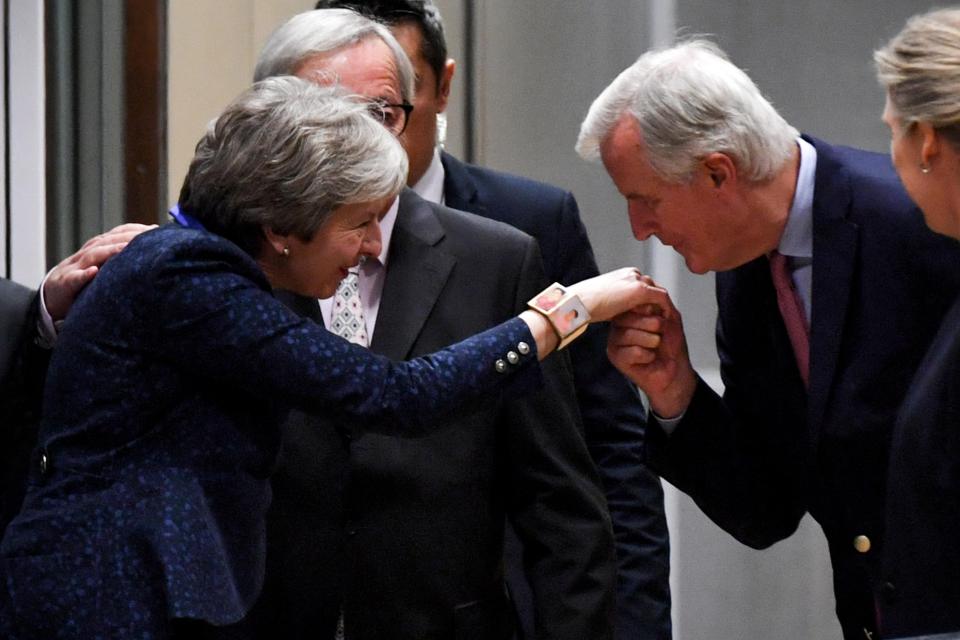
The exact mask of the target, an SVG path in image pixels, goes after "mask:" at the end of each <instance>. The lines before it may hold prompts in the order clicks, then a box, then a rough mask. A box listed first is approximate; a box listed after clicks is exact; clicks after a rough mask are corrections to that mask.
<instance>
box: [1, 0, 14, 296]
mask: <svg viewBox="0 0 960 640" xmlns="http://www.w3.org/2000/svg"><path fill="white" fill-rule="evenodd" d="M0 2H2V6H0V37H2V38H3V42H2V43H0V45H2V46H0V76H2V77H0V83H2V87H0V127H2V129H3V130H2V131H0V147H2V149H0V151H2V154H3V156H2V158H0V171H2V173H3V176H2V180H3V184H2V185H0V197H2V206H3V220H2V221H0V234H2V235H3V238H2V239H3V246H2V247H0V249H2V250H0V258H2V263H3V277H5V278H9V277H10V275H11V271H12V268H11V264H10V169H9V167H10V143H9V140H10V117H9V115H8V114H9V113H10V100H9V98H8V96H9V95H10V74H9V73H7V60H9V59H10V48H9V44H8V43H9V41H10V28H9V24H10V7H9V3H8V1H7V0H0Z"/></svg>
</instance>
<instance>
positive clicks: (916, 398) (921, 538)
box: [874, 8, 960, 639]
mask: <svg viewBox="0 0 960 640" xmlns="http://www.w3.org/2000/svg"><path fill="white" fill-rule="evenodd" d="M874 59H875V61H876V65H877V73H878V77H879V79H880V82H881V83H882V84H883V86H884V87H885V88H886V90H887V102H886V108H885V109H884V115H883V119H884V121H885V122H886V123H887V125H889V127H890V132H891V137H892V139H891V143H890V151H891V155H892V156H893V163H894V166H895V167H896V169H897V173H898V174H899V175H900V179H901V180H902V181H903V184H904V186H905V187H906V189H907V192H908V193H909V194H910V196H911V197H912V198H913V199H914V201H915V202H916V203H917V205H918V206H919V207H920V209H921V210H922V211H923V217H924V220H925V221H926V223H927V226H929V227H930V228H931V229H932V230H934V231H936V232H938V233H942V234H944V235H947V236H950V237H952V238H954V239H957V240H960V8H951V9H941V10H937V11H931V12H928V13H925V14H921V15H917V16H914V17H913V18H911V19H910V20H909V21H908V22H907V24H906V26H905V27H904V28H903V30H902V31H901V32H900V33H899V34H898V35H897V36H896V37H894V38H893V40H891V41H890V42H889V43H888V44H887V45H886V46H885V47H883V48H882V49H880V50H879V51H877V52H876V53H875V54H874ZM957 267H958V268H960V265H957ZM891 452H892V453H891V461H890V467H889V474H888V477H887V487H888V489H887V505H886V514H887V515H886V535H885V540H884V544H883V551H882V553H883V569H882V575H881V576H879V577H878V580H879V589H878V593H879V594H880V596H879V598H878V600H879V601H878V602H877V611H878V615H879V618H880V620H879V621H880V628H881V630H882V634H883V637H884V638H937V639H940V638H944V639H946V638H960V549H958V547H957V543H958V542H960V299H958V300H957V302H955V303H954V305H953V308H952V309H951V310H950V311H949V312H948V314H947V316H946V317H945V318H944V320H943V323H942V325H941V328H940V331H939V333H938V334H937V337H936V338H935V340H934V342H933V344H932V345H931V347H930V350H929V351H928V352H927V355H926V357H925V359H924V361H923V363H922V364H921V365H920V368H919V370H918V372H917V375H916V377H915V378H914V380H913V382H912V385H911V388H910V391H909V392H908V394H907V396H906V399H905V401H904V404H903V406H902V408H901V410H900V415H899V419H898V421H897V424H896V427H895V429H894V434H893V441H892V448H891ZM931 634H934V635H931Z"/></svg>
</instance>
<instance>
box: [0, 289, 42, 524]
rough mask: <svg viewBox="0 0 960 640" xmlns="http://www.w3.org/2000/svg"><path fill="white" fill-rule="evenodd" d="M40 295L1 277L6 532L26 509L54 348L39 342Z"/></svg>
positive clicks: (0, 435) (0, 465)
mask: <svg viewBox="0 0 960 640" xmlns="http://www.w3.org/2000/svg"><path fill="white" fill-rule="evenodd" d="M38 313H39V296H38V293H37V292H36V291H33V290H31V289H27V288H26V287H22V286H20V285H18V284H16V283H14V282H11V281H9V280H5V279H0V416H2V420H3V423H2V426H0V535H2V533H3V530H4V528H5V527H6V525H7V523H8V522H9V521H10V519H11V518H13V516H14V515H16V513H17V511H19V509H20V501H21V499H22V498H23V485H24V481H25V478H26V468H27V464H26V461H27V460H28V459H29V457H30V451H31V449H33V445H34V443H35V442H36V436H37V427H38V425H39V421H40V397H41V395H42V391H43V379H44V375H45V374H46V367H47V361H48V360H49V357H50V352H49V350H48V349H43V348H41V347H39V346H38V345H37V344H36V341H35V338H36V336H37V317H38Z"/></svg>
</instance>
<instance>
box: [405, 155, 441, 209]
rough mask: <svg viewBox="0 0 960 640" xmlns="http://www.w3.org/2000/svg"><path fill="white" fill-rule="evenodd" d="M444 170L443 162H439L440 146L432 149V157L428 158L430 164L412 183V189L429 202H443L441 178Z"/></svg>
mask: <svg viewBox="0 0 960 640" xmlns="http://www.w3.org/2000/svg"><path fill="white" fill-rule="evenodd" d="M445 177H446V172H445V171H444V170H443V163H442V162H440V148H439V147H437V148H436V149H434V150H433V159H432V160H430V166H429V167H427V170H426V171H425V172H424V174H423V175H422V176H421V177H420V179H419V180H417V184H415V185H413V190H414V191H416V192H417V195H418V196H420V197H421V198H423V199H424V200H427V201H429V202H436V203H437V204H444V201H445V198H444V193H443V180H444V178H445Z"/></svg>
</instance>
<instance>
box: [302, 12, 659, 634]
mask: <svg viewBox="0 0 960 640" xmlns="http://www.w3.org/2000/svg"><path fill="white" fill-rule="evenodd" d="M316 7H317V8H318V9H321V8H331V7H340V8H351V9H354V10H355V11H358V12H359V13H361V14H363V15H367V16H369V17H372V18H375V19H378V20H380V21H381V22H385V23H387V24H388V25H389V26H390V27H391V30H392V31H393V34H394V36H395V37H396V38H397V40H398V41H399V42H400V44H401V46H402V47H403V48H404V50H405V51H406V53H407V55H408V56H409V58H410V60H411V62H412V63H413V66H414V71H415V73H416V93H415V97H414V101H413V104H414V110H413V113H412V114H411V115H410V121H409V124H408V126H407V129H406V131H405V133H404V146H405V147H406V149H407V153H408V155H409V157H410V176H409V178H408V184H409V185H410V186H411V187H412V188H413V189H414V191H416V192H417V193H418V194H419V195H420V196H421V197H423V198H425V199H426V200H430V201H433V202H440V203H444V204H446V205H447V206H449V207H453V208H456V209H461V210H463V211H469V212H471V213H474V214H477V215H480V216H484V217H487V218H492V219H494V220H498V221H501V222H505V223H507V224H510V225H512V226H514V227H517V228H519V229H520V230H522V231H525V232H526V233H529V234H530V235H532V236H533V237H535V238H536V239H537V240H538V241H539V243H540V248H541V251H542V254H543V260H544V266H545V270H546V274H547V279H548V280H551V281H558V282H561V283H569V282H576V281H578V280H580V279H583V278H586V277H589V276H591V275H595V274H596V273H597V265H596V262H595V260H594V256H593V250H592V249H591V247H590V243H589V240H588V238H587V234H586V230H585V229H584V227H583V223H582V222H581V220H580V215H579V211H578V209H577V203H576V200H575V199H574V197H573V195H572V194H571V193H569V192H565V191H563V190H561V189H558V188H556V187H553V186H549V185H546V184H543V183H539V182H535V181H533V180H528V179H526V178H521V177H518V176H514V175H509V174H505V173H500V172H495V171H492V170H489V169H486V168H482V167H477V166H473V165H468V164H464V163H462V162H460V161H459V160H458V159H457V158H455V157H453V156H452V155H450V154H449V153H446V152H444V151H441V150H440V149H439V146H438V121H440V122H441V123H442V122H443V120H444V117H443V113H444V111H445V109H446V107H447V101H448V99H449V96H450V87H451V82H452V80H453V75H454V71H455V63H454V61H453V60H451V59H449V58H448V57H447V45H446V41H445V36H444V29H443V23H442V20H441V17H440V13H439V10H438V9H437V7H436V5H434V3H433V2H432V1H431V0H320V1H319V2H317V4H316ZM441 128H442V127H441ZM606 333H607V329H606V327H601V326H597V327H592V328H591V329H590V331H589V332H588V334H587V335H586V336H584V337H583V338H581V340H579V341H578V343H575V344H574V345H572V346H571V347H570V355H571V359H572V363H573V369H574V377H575V384H576V390H577V400H578V404H579V408H580V412H581V414H582V416H583V422H584V427H585V435H586V440H587V445H588V447H589V450H590V453H591V455H592V457H593V460H594V462H595V463H596V464H597V466H598V468H599V472H600V476H601V479H602V482H603V485H604V489H605V492H606V497H607V502H608V504H609V508H610V514H611V517H612V520H613V528H614V533H615V536H616V541H617V561H618V576H617V604H616V630H617V637H622V638H635V637H644V638H655V639H658V640H660V639H662V638H669V637H670V636H671V628H670V590H669V548H668V539H667V528H666V521H665V518H664V512H663V490H662V488H661V486H660V482H659V479H658V478H657V477H656V476H655V475H654V474H652V473H651V472H650V471H649V470H648V469H647V467H646V466H645V465H644V463H643V461H642V460H643V438H644V429H645V416H644V411H643V408H642V406H641V404H640V401H639V398H638V396H637V394H636V392H635V390H634V388H633V387H632V385H630V384H629V383H628V382H627V380H626V379H625V378H624V377H623V376H622V375H620V374H619V373H618V372H617V371H616V370H615V369H614V368H613V367H612V366H611V365H610V363H609V361H608V360H607V357H606ZM512 548H513V551H512V552H511V550H510V549H511V547H508V559H510V558H509V557H510V556H518V555H519V552H518V551H517V549H516V546H515V545H512ZM508 574H509V575H508V584H509V586H510V589H511V594H512V596H513V598H514V600H515V601H517V606H518V608H519V613H520V617H521V622H522V624H523V626H524V628H525V631H526V632H527V634H528V635H529V634H530V633H531V629H532V607H531V606H530V604H529V600H528V598H527V597H525V594H526V593H527V591H528V590H527V588H526V585H525V582H524V580H523V573H522V571H520V562H519V559H518V558H516V557H514V558H512V559H510V561H509V562H508Z"/></svg>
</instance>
